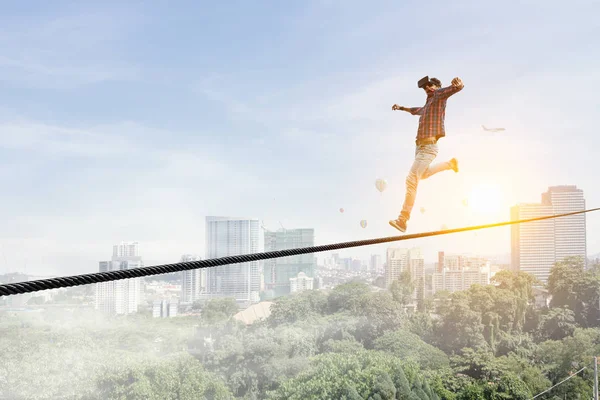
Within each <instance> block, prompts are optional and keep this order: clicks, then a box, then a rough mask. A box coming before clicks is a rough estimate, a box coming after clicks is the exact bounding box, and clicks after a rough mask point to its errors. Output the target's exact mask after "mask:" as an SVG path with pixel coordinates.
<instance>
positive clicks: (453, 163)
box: [421, 158, 458, 179]
mask: <svg viewBox="0 0 600 400" xmlns="http://www.w3.org/2000/svg"><path fill="white" fill-rule="evenodd" d="M449 169H452V170H454V172H458V161H457V160H456V158H453V159H452V160H450V161H445V162H441V163H437V164H434V165H430V166H429V168H427V170H425V172H423V174H422V175H421V179H427V178H429V177H430V176H432V175H435V174H437V173H438V172H442V171H447V170H449Z"/></svg>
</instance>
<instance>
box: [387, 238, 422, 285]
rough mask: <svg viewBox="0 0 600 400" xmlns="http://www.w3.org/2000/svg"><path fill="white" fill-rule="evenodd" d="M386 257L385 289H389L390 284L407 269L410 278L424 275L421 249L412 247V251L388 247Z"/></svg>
mask: <svg viewBox="0 0 600 400" xmlns="http://www.w3.org/2000/svg"><path fill="white" fill-rule="evenodd" d="M386 256H387V260H386V261H387V262H386V268H385V285H386V287H389V286H390V285H391V284H392V282H393V281H395V280H396V279H398V278H399V277H400V275H401V274H402V272H404V271H405V270H407V269H408V270H410V272H411V277H413V279H414V276H415V275H417V274H418V275H420V274H422V273H424V265H425V264H424V259H423V256H422V255H421V249H420V248H418V247H414V248H412V249H400V248H394V247H390V248H388V249H387V253H386ZM413 260H419V261H413ZM422 271H423V272H422Z"/></svg>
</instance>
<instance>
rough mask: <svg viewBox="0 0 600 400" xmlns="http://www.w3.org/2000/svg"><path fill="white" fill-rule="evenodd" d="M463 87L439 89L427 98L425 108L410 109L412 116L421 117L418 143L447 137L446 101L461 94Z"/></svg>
mask: <svg viewBox="0 0 600 400" xmlns="http://www.w3.org/2000/svg"><path fill="white" fill-rule="evenodd" d="M462 89H463V86H460V87H456V86H448V87H445V88H442V89H438V90H436V91H435V92H433V94H430V95H428V96H427V102H426V103H425V105H424V106H423V107H412V108H409V109H408V110H409V112H410V113H411V114H412V115H420V116H421V117H420V118H419V130H418V131H417V141H419V140H423V139H428V138H432V137H433V138H436V139H439V138H441V137H444V136H446V131H445V129H444V117H445V116H446V101H447V100H448V97H450V96H452V95H453V94H455V93H458V92H460V91H461V90H462Z"/></svg>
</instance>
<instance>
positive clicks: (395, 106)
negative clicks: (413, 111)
mask: <svg viewBox="0 0 600 400" xmlns="http://www.w3.org/2000/svg"><path fill="white" fill-rule="evenodd" d="M395 110H400V111H405V110H406V107H402V106H399V105H398V104H394V105H393V106H392V111H395Z"/></svg>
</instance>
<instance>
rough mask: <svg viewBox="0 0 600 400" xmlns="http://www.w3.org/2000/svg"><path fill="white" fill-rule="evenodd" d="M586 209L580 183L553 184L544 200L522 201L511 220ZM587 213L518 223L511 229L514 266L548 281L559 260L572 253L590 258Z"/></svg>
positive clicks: (514, 210) (512, 261) (512, 212)
mask: <svg viewBox="0 0 600 400" xmlns="http://www.w3.org/2000/svg"><path fill="white" fill-rule="evenodd" d="M584 209H585V200H584V198H583V191H582V190H581V189H577V188H576V186H553V187H549V188H548V191H547V192H545V193H543V194H542V202H541V203H539V204H538V203H534V204H530V203H528V204H518V205H516V206H514V207H512V208H511V219H512V220H519V219H529V218H535V217H542V216H547V215H555V214H563V213H568V212H573V211H581V210H584ZM586 253H587V248H586V223H585V214H580V215H574V216H569V217H560V218H553V219H547V220H542V221H535V222H527V223H523V224H515V225H513V226H512V228H511V268H512V269H513V270H515V271H519V270H520V271H524V272H528V273H530V274H532V275H534V276H535V277H536V278H538V279H539V280H540V281H542V282H543V283H546V282H547V281H548V277H549V276H550V271H551V269H552V267H553V266H554V264H555V263H556V262H560V261H562V260H564V259H565V257H569V256H581V257H583V260H584V262H585V260H586Z"/></svg>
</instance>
